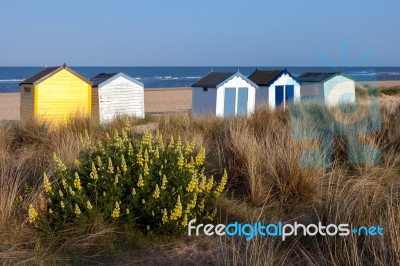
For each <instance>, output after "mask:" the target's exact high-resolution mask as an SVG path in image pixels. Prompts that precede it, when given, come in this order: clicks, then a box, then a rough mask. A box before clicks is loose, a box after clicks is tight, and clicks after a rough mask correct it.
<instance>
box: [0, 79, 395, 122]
mask: <svg viewBox="0 0 400 266" xmlns="http://www.w3.org/2000/svg"><path fill="white" fill-rule="evenodd" d="M378 86H379V87H392V86H400V80H398V81H394V80H393V81H392V80H389V81H378ZM144 97H145V111H146V113H149V114H162V113H167V112H187V111H190V109H191V104H192V90H191V88H190V87H180V88H151V89H150V88H149V89H145V93H144ZM381 102H382V104H388V105H389V106H390V107H391V109H392V108H395V107H397V106H398V105H400V97H394V96H384V97H381ZM19 108H20V94H19V93H0V120H19Z"/></svg>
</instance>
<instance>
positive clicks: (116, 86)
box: [90, 73, 144, 123]
mask: <svg viewBox="0 0 400 266" xmlns="http://www.w3.org/2000/svg"><path fill="white" fill-rule="evenodd" d="M90 81H91V82H92V115H93V116H94V117H97V118H99V119H100V122H101V123H103V122H109V121H112V120H113V119H114V118H115V117H116V116H118V115H128V116H136V117H140V118H143V117H144V86H143V83H141V82H139V81H138V80H136V79H134V78H132V77H130V76H128V75H125V74H124V73H108V74H107V73H101V74H99V75H97V76H95V77H94V78H92V79H91V80H90Z"/></svg>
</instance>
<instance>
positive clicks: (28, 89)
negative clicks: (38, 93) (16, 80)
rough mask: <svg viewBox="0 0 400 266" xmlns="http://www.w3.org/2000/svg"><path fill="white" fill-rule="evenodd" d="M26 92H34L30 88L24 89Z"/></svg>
mask: <svg viewBox="0 0 400 266" xmlns="http://www.w3.org/2000/svg"><path fill="white" fill-rule="evenodd" d="M24 92H32V89H31V88H30V87H24Z"/></svg>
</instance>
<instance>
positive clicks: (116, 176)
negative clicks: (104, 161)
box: [114, 174, 119, 186]
mask: <svg viewBox="0 0 400 266" xmlns="http://www.w3.org/2000/svg"><path fill="white" fill-rule="evenodd" d="M118 182H119V175H118V174H116V175H115V178H114V186H116V185H117V184H118Z"/></svg>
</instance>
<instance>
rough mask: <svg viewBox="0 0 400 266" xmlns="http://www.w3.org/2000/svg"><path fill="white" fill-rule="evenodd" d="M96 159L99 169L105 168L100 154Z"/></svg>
mask: <svg viewBox="0 0 400 266" xmlns="http://www.w3.org/2000/svg"><path fill="white" fill-rule="evenodd" d="M96 161H97V166H98V167H99V170H100V169H103V162H102V161H101V157H100V156H99V155H97V157H96Z"/></svg>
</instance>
